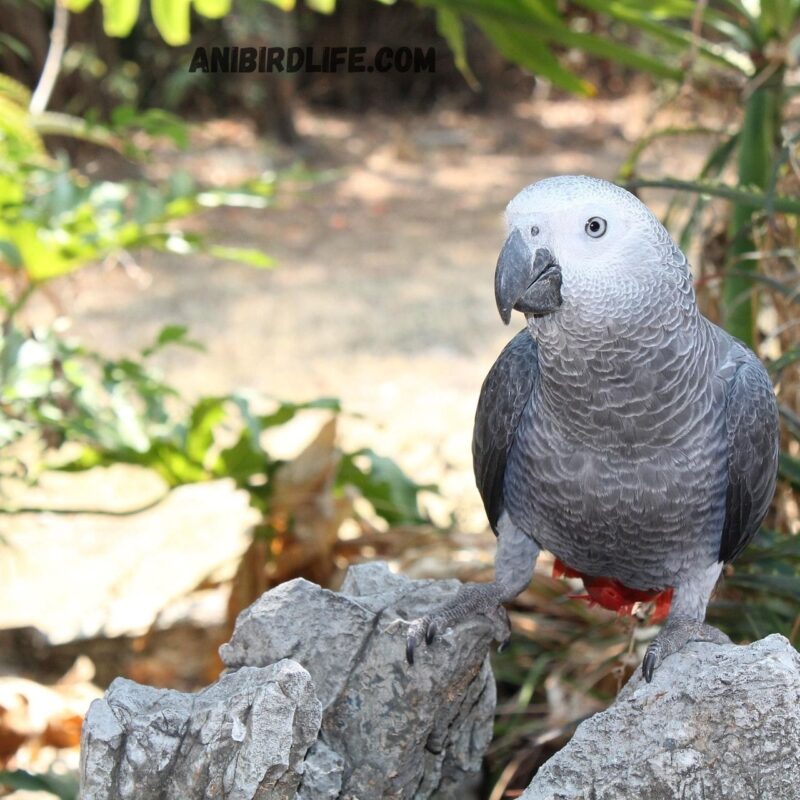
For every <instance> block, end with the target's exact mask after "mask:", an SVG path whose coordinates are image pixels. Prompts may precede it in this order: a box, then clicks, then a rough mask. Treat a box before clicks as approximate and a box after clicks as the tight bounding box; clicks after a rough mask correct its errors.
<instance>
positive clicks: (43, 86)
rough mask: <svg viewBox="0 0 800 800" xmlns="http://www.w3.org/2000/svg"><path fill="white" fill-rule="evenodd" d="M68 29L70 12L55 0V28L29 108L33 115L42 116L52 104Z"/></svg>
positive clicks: (51, 30) (58, 0)
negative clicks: (52, 95) (51, 96)
mask: <svg viewBox="0 0 800 800" xmlns="http://www.w3.org/2000/svg"><path fill="white" fill-rule="evenodd" d="M68 27H69V11H68V10H67V7H66V6H65V5H64V3H63V0H55V10H54V12H53V27H52V28H51V29H50V47H49V48H48V50H47V58H45V60H44V67H43V68H42V74H41V76H40V77H39V83H38V84H37V85H36V89H35V90H34V92H33V95H32V96H31V102H30V105H29V106H28V110H29V111H30V112H31V114H41V113H42V112H43V111H44V110H45V109H46V108H47V104H48V103H49V102H50V95H51V94H52V93H53V87H54V86H55V85H56V81H57V80H58V75H59V73H60V72H61V59H62V58H63V57H64V50H65V49H66V47H67V28H68Z"/></svg>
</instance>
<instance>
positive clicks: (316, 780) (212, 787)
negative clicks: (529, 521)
mask: <svg viewBox="0 0 800 800" xmlns="http://www.w3.org/2000/svg"><path fill="white" fill-rule="evenodd" d="M459 585H460V584H459V583H458V581H412V580H409V579H408V578H403V577H400V576H397V575H393V574H392V573H391V572H390V571H389V570H388V568H387V567H386V565H385V564H380V563H374V564H366V565H361V566H357V567H353V568H351V569H350V571H349V573H348V575H347V578H346V581H345V584H344V586H343V588H342V591H341V592H340V593H336V592H331V591H328V590H326V589H322V588H320V587H319V586H317V585H315V584H313V583H309V582H308V581H305V580H302V579H298V580H294V581H290V582H288V583H285V584H282V585H281V586H278V587H277V588H275V589H273V590H272V591H270V592H267V593H266V594H264V595H263V596H262V597H261V598H260V599H259V600H258V601H256V602H255V603H254V604H253V605H252V606H250V607H249V608H247V609H245V610H244V611H243V612H242V613H241V614H240V615H239V618H238V620H237V623H236V628H235V630H234V633H233V636H232V638H231V641H230V642H229V643H228V644H226V645H223V647H222V648H221V650H220V655H221V656H222V659H223V662H224V663H225V665H226V666H227V667H228V670H227V672H226V673H225V674H224V675H223V677H222V678H220V680H219V681H218V682H217V683H215V684H214V685H213V686H211V687H209V688H208V689H205V690H204V691H202V692H200V693H199V694H197V695H191V694H183V693H180V692H175V691H168V690H157V689H153V688H150V687H146V686H140V685H138V684H135V683H133V682H131V681H127V680H123V679H117V680H116V681H115V682H114V683H113V684H112V685H111V687H110V688H109V690H108V692H107V693H106V696H105V698H104V699H103V700H97V701H95V702H94V703H93V704H92V706H91V708H90V709H89V714H88V715H87V717H86V721H85V723H84V729H83V736H82V753H81V779H82V794H81V797H82V800H134V799H135V800H149V799H150V798H153V800H155V798H158V800H200V799H201V798H202V799H203V800H206V798H208V800H211V799H212V798H213V799H214V800H218V799H219V800H273V798H274V800H280V799H281V798H294V797H297V798H298V799H299V800H372V798H376V800H377V798H398V799H402V800H412V798H414V799H415V800H417V799H419V800H424V798H429V797H432V796H434V795H435V796H436V797H437V798H442V799H443V800H446V799H447V798H451V797H452V798H456V797H458V798H459V799H461V798H464V797H465V796H466V792H467V791H468V789H469V786H470V784H471V783H474V782H475V780H476V779H477V777H478V776H479V773H480V767H481V759H482V757H483V754H484V752H485V750H486V748H487V746H488V744H489V741H490V739H491V735H492V723H493V717H494V706H495V686H494V679H493V677H492V673H491V669H490V666H489V658H488V650H489V646H490V644H491V641H492V627H491V625H490V623H489V622H488V620H484V619H475V620H471V621H469V622H465V623H464V624H461V625H459V626H457V627H456V628H455V629H454V630H452V631H448V632H446V633H445V634H444V635H443V636H441V637H439V638H437V640H436V641H435V642H434V643H433V644H432V645H431V646H429V647H424V646H423V647H422V648H420V650H419V651H418V653H417V658H416V663H415V664H414V666H413V667H410V666H409V665H408V664H407V663H406V659H405V637H406V626H405V625H403V624H395V625H392V623H396V622H397V620H398V619H399V618H401V619H413V618H415V617H417V616H421V615H422V614H424V613H426V612H427V611H430V610H432V609H435V608H436V607H437V606H438V605H440V604H442V603H444V602H446V601H447V600H449V599H450V598H452V597H453V596H454V595H455V593H456V592H457V591H458V587H459ZM387 629H388V630H387Z"/></svg>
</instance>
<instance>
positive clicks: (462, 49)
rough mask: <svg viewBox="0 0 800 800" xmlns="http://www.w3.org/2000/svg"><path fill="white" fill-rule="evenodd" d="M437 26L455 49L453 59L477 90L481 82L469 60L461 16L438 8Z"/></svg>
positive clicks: (452, 48)
mask: <svg viewBox="0 0 800 800" xmlns="http://www.w3.org/2000/svg"><path fill="white" fill-rule="evenodd" d="M436 28H437V30H438V31H439V33H440V35H441V36H442V37H443V38H444V40H445V41H446V42H447V44H448V45H449V47H450V49H451V50H452V51H453V60H454V61H455V65H456V67H457V69H458V71H459V72H460V73H461V74H462V75H463V76H464V80H465V81H466V82H467V84H468V85H469V87H470V89H472V90H473V91H477V89H478V87H479V84H478V81H477V79H476V78H475V75H474V74H473V72H472V70H471V69H470V66H469V61H468V60H467V45H466V42H465V40H464V25H463V23H462V21H461V17H460V16H459V15H458V14H457V13H456V12H455V11H451V10H450V9H449V8H438V9H436Z"/></svg>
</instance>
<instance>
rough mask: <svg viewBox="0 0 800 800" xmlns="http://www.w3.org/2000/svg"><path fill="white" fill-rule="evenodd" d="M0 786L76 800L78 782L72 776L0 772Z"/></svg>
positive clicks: (14, 771)
mask: <svg viewBox="0 0 800 800" xmlns="http://www.w3.org/2000/svg"><path fill="white" fill-rule="evenodd" d="M0 785H2V786H7V787H9V788H10V789H20V790H22V791H30V792H49V793H50V794H53V795H55V796H56V797H59V798H61V800H77V797H78V780H77V778H75V777H74V776H72V775H55V774H53V773H46V774H44V773H43V774H38V775H36V774H33V773H31V772H27V771H26V770H24V769H16V770H10V771H9V770H0Z"/></svg>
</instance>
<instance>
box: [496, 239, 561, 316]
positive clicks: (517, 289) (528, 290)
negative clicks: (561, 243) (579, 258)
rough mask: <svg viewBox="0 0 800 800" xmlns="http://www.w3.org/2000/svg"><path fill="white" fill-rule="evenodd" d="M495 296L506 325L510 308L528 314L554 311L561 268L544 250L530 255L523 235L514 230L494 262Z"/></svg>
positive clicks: (557, 303)
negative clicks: (495, 263) (495, 264)
mask: <svg viewBox="0 0 800 800" xmlns="http://www.w3.org/2000/svg"><path fill="white" fill-rule="evenodd" d="M494 297H495V301H496V302H497V310H498V311H499V312H500V318H501V319H502V320H503V322H504V323H505V324H506V325H508V323H509V320H510V319H511V310H512V309H516V310H517V311H523V312H528V313H531V314H548V313H550V312H551V311H555V310H556V309H557V308H558V307H559V306H560V305H561V267H559V266H558V264H557V263H556V260H555V258H554V256H553V254H552V253H551V252H550V251H549V250H548V249H547V248H546V247H540V248H539V249H538V250H536V252H535V253H531V251H530V250H529V249H528V246H527V245H526V244H525V240H524V239H523V238H522V234H521V233H520V232H519V231H518V230H515V231H513V232H512V233H511V235H510V236H509V237H508V239H506V243H505V244H504V245H503V249H502V250H501V251H500V257H499V258H498V259H497V269H496V270H495V273H494Z"/></svg>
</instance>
